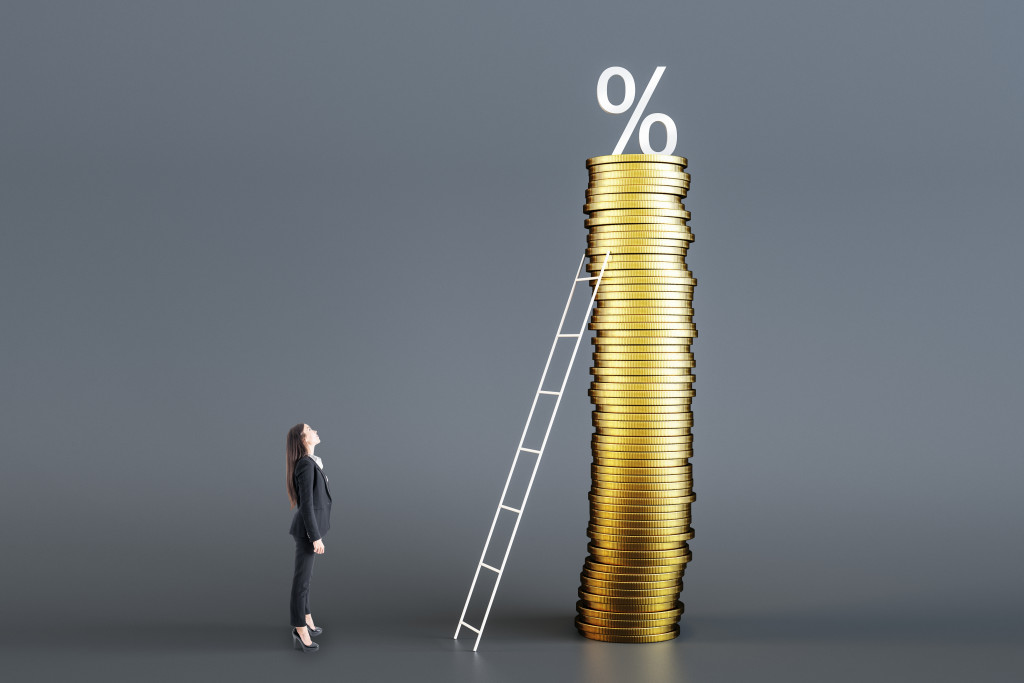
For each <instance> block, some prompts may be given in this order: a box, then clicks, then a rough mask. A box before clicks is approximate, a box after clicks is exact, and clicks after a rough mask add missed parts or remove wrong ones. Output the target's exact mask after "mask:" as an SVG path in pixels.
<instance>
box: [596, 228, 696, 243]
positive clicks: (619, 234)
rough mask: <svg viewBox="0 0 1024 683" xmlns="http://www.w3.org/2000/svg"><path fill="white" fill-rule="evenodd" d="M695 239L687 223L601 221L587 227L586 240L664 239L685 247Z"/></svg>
mask: <svg viewBox="0 0 1024 683" xmlns="http://www.w3.org/2000/svg"><path fill="white" fill-rule="evenodd" d="M695 239H696V236H695V234H694V233H693V231H692V230H691V229H690V227H689V226H688V225H684V224H680V225H671V224H662V223H603V224H600V225H591V226H589V228H588V232H587V240H588V241H591V242H593V241H597V240H626V241H633V240H666V241H669V242H677V243H683V244H680V245H679V246H681V247H687V246H689V243H690V242H693V241H694V240H695Z"/></svg>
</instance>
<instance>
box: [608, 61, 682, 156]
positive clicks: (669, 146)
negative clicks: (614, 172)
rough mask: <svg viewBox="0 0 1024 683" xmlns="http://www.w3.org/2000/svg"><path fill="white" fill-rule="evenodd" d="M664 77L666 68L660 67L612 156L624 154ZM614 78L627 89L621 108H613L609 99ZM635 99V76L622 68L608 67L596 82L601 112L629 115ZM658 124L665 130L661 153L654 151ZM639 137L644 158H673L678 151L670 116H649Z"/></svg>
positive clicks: (619, 105)
mask: <svg viewBox="0 0 1024 683" xmlns="http://www.w3.org/2000/svg"><path fill="white" fill-rule="evenodd" d="M663 73H665V67H663V66H659V67H658V68H657V69H655V70H654V75H653V76H651V80H650V81H649V82H648V83H647V87H646V88H644V94H643V95H641V96H640V101H639V102H638V103H637V105H636V108H635V109H634V110H633V113H632V115H630V117H629V122H628V123H627V124H626V129H625V130H623V131H622V137H620V138H619V143H618V144H617V145H615V150H614V151H613V152H612V154H622V150H624V149H625V148H626V142H628V141H629V136H630V135H632V134H633V131H634V130H636V122H637V121H638V120H639V119H640V117H641V116H643V113H644V110H645V109H646V108H647V103H648V102H649V101H650V100H651V95H653V94H654V89H655V88H657V87H658V81H660V80H661V75H662V74H663ZM615 76H618V77H619V78H621V79H622V82H623V84H624V85H625V86H626V93H625V96H624V97H623V98H622V102H620V103H619V104H612V103H611V101H610V100H609V99H608V81H610V80H611V79H612V78H614V77H615ZM635 98H636V83H634V82H633V74H631V73H629V71H628V70H626V69H624V68H622V67H621V66H610V67H608V68H607V69H605V70H604V71H603V72H602V73H601V77H600V78H598V79H597V103H598V104H599V105H601V109H604V110H605V111H606V112H608V113H609V114H621V113H622V112H624V111H626V110H627V109H629V108H630V107H632V106H633V100H634V99H635ZM655 123H660V124H661V125H662V126H664V127H665V149H662V150H654V149H652V148H651V126H652V125H654V124H655ZM638 137H639V138H640V149H642V150H643V151H644V154H672V153H673V152H674V151H676V124H675V122H674V121H673V120H672V119H671V118H669V117H668V115H667V114H648V115H647V116H646V117H645V118H644V120H643V123H641V124H640V135H639V136H638Z"/></svg>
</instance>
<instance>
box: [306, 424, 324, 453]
mask: <svg viewBox="0 0 1024 683" xmlns="http://www.w3.org/2000/svg"><path fill="white" fill-rule="evenodd" d="M302 443H304V444H306V448H309V447H310V446H315V445H317V444H318V443H320V435H319V434H317V433H316V430H315V429H313V428H312V427H310V426H309V425H303V426H302Z"/></svg>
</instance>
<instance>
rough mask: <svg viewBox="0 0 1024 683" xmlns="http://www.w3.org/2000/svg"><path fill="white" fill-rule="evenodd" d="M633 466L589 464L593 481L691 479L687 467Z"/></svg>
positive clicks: (691, 474) (654, 481)
mask: <svg viewBox="0 0 1024 683" xmlns="http://www.w3.org/2000/svg"><path fill="white" fill-rule="evenodd" d="M637 469H638V468H635V467H628V468H622V467H596V466H594V465H591V466H590V473H591V476H593V477H595V481H598V480H599V481H624V482H625V481H632V482H638V483H639V482H645V481H647V482H651V483H657V482H670V481H693V473H692V472H691V471H690V469H689V468H687V469H686V470H682V469H674V468H665V467H652V468H648V469H646V470H639V471H637ZM665 469H669V470H671V471H670V472H658V473H652V472H651V470H665Z"/></svg>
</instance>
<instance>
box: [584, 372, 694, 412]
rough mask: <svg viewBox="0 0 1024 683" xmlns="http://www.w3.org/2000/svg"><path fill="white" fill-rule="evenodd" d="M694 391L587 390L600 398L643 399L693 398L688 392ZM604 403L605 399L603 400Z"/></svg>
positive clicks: (632, 375) (589, 393) (588, 393)
mask: <svg viewBox="0 0 1024 683" xmlns="http://www.w3.org/2000/svg"><path fill="white" fill-rule="evenodd" d="M637 376H638V375H635V374H631V375H629V377H637ZM689 376H690V375H680V377H689ZM659 377H660V375H659ZM684 386H686V387H689V386H691V385H690V384H686V385H684ZM693 391H694V389H690V388H686V389H674V390H672V391H638V390H632V391H620V390H616V389H589V390H588V391H587V395H589V396H590V397H592V398H600V399H605V398H641V399H647V398H649V399H662V398H692V396H693V394H692V393H691V394H690V395H689V396H688V395H687V392H693ZM602 403H603V401H602ZM672 403H673V404H675V403H677V401H672ZM631 405H635V404H631ZM656 405H662V404H661V403H658V404H656Z"/></svg>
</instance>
